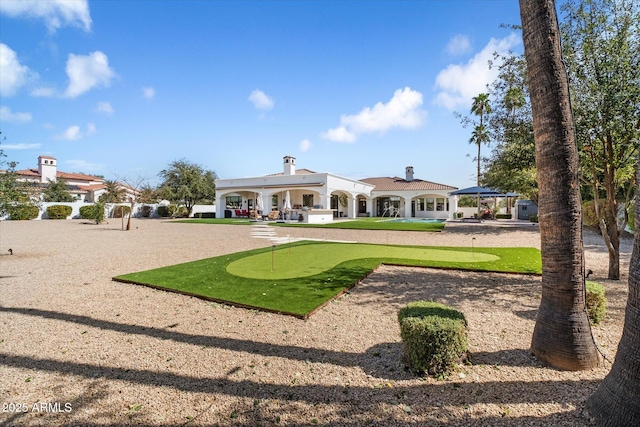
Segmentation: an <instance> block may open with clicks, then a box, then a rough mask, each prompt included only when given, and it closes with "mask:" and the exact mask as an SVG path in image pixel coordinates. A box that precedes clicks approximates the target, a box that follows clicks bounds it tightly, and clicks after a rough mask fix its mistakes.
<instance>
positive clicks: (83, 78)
mask: <svg viewBox="0 0 640 427" xmlns="http://www.w3.org/2000/svg"><path fill="white" fill-rule="evenodd" d="M66 70H67V76H69V87H67V90H66V92H65V96H66V97H68V98H75V97H76V96H79V95H82V94H83V93H85V92H87V91H88V90H90V89H92V88H94V87H98V86H109V85H110V84H111V80H112V79H114V78H115V77H116V73H115V71H114V70H113V68H111V67H109V58H107V55H105V54H104V53H102V52H100V51H95V52H93V53H91V54H89V55H74V54H72V53H70V54H69V59H67V69H66Z"/></svg>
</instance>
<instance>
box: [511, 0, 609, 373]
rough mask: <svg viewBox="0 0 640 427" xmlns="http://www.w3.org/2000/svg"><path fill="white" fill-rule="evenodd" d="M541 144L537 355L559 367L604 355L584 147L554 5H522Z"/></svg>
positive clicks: (543, 1) (541, 0)
mask: <svg viewBox="0 0 640 427" xmlns="http://www.w3.org/2000/svg"><path fill="white" fill-rule="evenodd" d="M520 15H521V18H522V33H523V39H524V48H525V56H526V60H527V68H528V78H529V90H530V98H531V109H532V112H533V131H534V139H535V146H536V167H537V176H538V188H539V196H538V205H539V209H538V212H539V221H540V240H541V245H540V247H541V252H542V299H541V301H540V308H539V309H538V315H537V318H536V324H535V328H534V331H533V338H532V340H531V351H532V353H533V354H534V355H535V356H536V357H537V358H538V359H539V360H541V361H542V362H544V363H547V364H549V365H551V366H553V367H555V368H558V369H566V370H581V369H591V368H593V367H596V366H598V365H599V364H600V357H599V355H598V351H597V348H596V345H595V342H594V339H593V336H592V334H591V326H590V325H589V318H588V316H587V311H586V301H585V278H584V248H583V245H582V206H581V201H580V191H579V187H580V185H579V181H578V150H577V146H576V139H575V129H574V127H573V120H572V112H571V104H570V102H569V84H568V79H567V77H566V76H567V75H566V73H565V69H564V64H563V62H562V54H561V50H560V34H559V32H558V26H557V16H556V10H555V4H554V2H553V0H520Z"/></svg>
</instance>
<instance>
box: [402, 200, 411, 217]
mask: <svg viewBox="0 0 640 427" xmlns="http://www.w3.org/2000/svg"><path fill="white" fill-rule="evenodd" d="M402 201H403V202H404V217H405V218H411V197H409V198H406V197H403V198H402Z"/></svg>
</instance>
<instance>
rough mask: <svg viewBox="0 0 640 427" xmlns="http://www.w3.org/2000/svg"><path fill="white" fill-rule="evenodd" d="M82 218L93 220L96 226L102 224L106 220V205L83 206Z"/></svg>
mask: <svg viewBox="0 0 640 427" xmlns="http://www.w3.org/2000/svg"><path fill="white" fill-rule="evenodd" d="M80 217H81V218H83V219H92V220H94V221H95V222H96V224H100V223H101V222H102V221H103V220H104V205H103V204H102V203H97V204H95V205H87V206H82V207H80Z"/></svg>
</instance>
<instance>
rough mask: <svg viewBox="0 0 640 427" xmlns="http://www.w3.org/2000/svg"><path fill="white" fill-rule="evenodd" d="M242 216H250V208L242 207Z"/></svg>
mask: <svg viewBox="0 0 640 427" xmlns="http://www.w3.org/2000/svg"><path fill="white" fill-rule="evenodd" d="M242 216H243V217H244V218H249V211H248V210H246V209H242Z"/></svg>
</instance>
